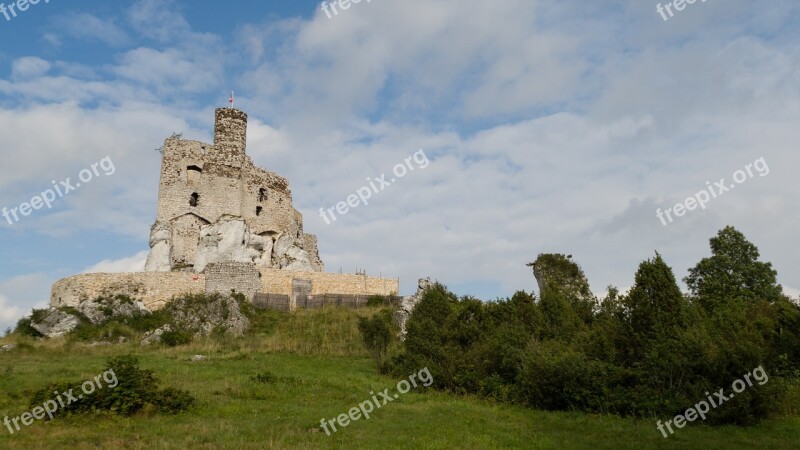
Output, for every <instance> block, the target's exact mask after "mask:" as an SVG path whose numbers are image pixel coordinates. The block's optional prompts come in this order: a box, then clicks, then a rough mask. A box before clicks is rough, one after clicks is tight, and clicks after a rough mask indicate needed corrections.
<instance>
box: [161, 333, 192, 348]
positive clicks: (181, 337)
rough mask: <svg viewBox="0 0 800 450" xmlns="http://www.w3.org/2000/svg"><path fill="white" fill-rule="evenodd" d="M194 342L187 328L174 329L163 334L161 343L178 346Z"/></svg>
mask: <svg viewBox="0 0 800 450" xmlns="http://www.w3.org/2000/svg"><path fill="white" fill-rule="evenodd" d="M191 342H192V334H191V333H189V332H188V331H186V330H180V329H173V330H170V331H165V332H164V333H163V334H162V335H161V343H162V344H164V345H166V346H167V347H177V346H179V345H186V344H189V343H191Z"/></svg>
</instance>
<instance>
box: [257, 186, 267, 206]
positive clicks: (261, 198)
mask: <svg viewBox="0 0 800 450" xmlns="http://www.w3.org/2000/svg"><path fill="white" fill-rule="evenodd" d="M266 199H267V190H266V189H264V188H263V187H262V188H261V189H259V190H258V201H259V202H263V201H264V200H266Z"/></svg>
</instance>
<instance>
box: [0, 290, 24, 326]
mask: <svg viewBox="0 0 800 450" xmlns="http://www.w3.org/2000/svg"><path fill="white" fill-rule="evenodd" d="M20 317H22V309H21V308H19V307H18V306H13V305H9V304H8V299H7V298H5V297H4V296H2V295H0V328H2V329H3V330H5V329H6V328H8V327H10V326H12V325H13V324H14V323H15V322H16V321H17V320H19V319H20Z"/></svg>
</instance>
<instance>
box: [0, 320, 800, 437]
mask: <svg viewBox="0 0 800 450" xmlns="http://www.w3.org/2000/svg"><path fill="white" fill-rule="evenodd" d="M377 311H378V310H377V309H367V310H359V311H352V310H343V309H325V310H317V311H298V312H296V313H294V314H285V313H277V312H265V313H264V314H263V315H262V316H261V317H260V320H259V321H258V323H257V324H256V332H255V334H253V335H250V336H246V337H243V338H237V339H222V340H219V339H216V340H215V339H208V340H202V341H196V342H194V343H192V344H190V345H187V346H181V347H175V348H166V347H154V348H142V347H140V346H139V345H138V341H137V342H130V343H126V344H120V345H115V346H95V347H91V346H88V345H86V344H83V343H77V342H71V341H68V340H64V339H61V340H51V341H33V340H30V339H26V338H24V337H20V336H15V335H12V336H8V337H6V338H4V339H2V340H0V345H2V344H7V343H17V344H18V347H17V348H16V349H14V350H12V351H10V352H0V420H1V419H2V418H3V417H5V416H11V417H15V416H19V415H21V414H22V413H24V412H26V411H29V410H30V409H31V408H30V405H29V403H30V396H31V394H32V393H33V392H34V391H36V390H39V389H42V388H44V387H46V386H47V385H48V384H50V383H53V382H59V381H71V380H73V381H74V380H89V379H91V378H92V377H94V376H95V375H97V374H98V373H101V372H102V370H103V368H104V367H105V361H106V359H107V358H108V357H110V356H116V355H123V354H134V355H136V356H138V357H139V358H140V360H141V366H142V367H143V368H146V369H150V370H153V371H154V372H155V374H156V376H157V377H158V378H159V379H160V381H161V385H162V387H168V386H171V387H177V388H181V389H186V390H188V391H189V392H191V393H192V394H193V395H194V396H195V397H197V399H198V401H199V404H198V406H197V407H195V408H194V409H193V410H191V411H190V412H187V413H182V414H178V415H163V414H157V413H156V412H154V411H152V410H145V411H144V412H142V413H140V414H138V415H135V416H133V417H127V418H126V417H116V416H111V415H107V414H98V415H82V416H77V415H74V416H68V417H64V418H57V419H55V420H53V421H50V422H46V423H45V422H42V421H36V422H34V424H33V425H31V426H29V427H24V428H23V429H22V430H21V431H19V432H16V433H15V434H14V435H10V434H9V432H8V429H6V428H5V427H4V426H3V428H2V429H1V430H0V448H8V449H33V448H36V449H64V448H70V449H89V448H92V449H97V448H104V449H105V448H109V449H110V448H114V449H118V448H126V449H127V448H130V449H139V448H141V449H184V448H192V449H228V448H230V449H265V448H267V449H273V448H274V449H294V448H297V449H328V448H330V449H339V448H341V449H395V448H397V449H454V448H458V449H462V448H463V449H495V448H514V449H551V448H552V449H556V448H558V449H564V448H568V449H569V448H577V449H584V448H590V449H596V450H597V449H606V448H607V449H649V448H659V449H662V448H663V449H672V448H675V449H694V448H697V449H708V448H718V449H734V448H737V449H738V448H753V449H796V448H798V445H800V444H798V442H800V418H785V419H780V420H776V421H771V422H766V423H763V424H762V425H760V426H758V427H750V428H740V427H717V428H713V427H707V426H703V425H691V426H688V427H686V428H684V429H681V430H677V433H676V434H675V435H674V436H671V437H669V438H668V439H665V438H663V437H662V435H661V434H660V433H659V432H658V431H657V430H656V428H655V423H654V422H655V421H654V420H653V421H651V420H639V421H636V420H632V419H622V418H618V417H614V416H602V415H589V414H582V413H554V412H543V411H536V410H531V409H526V408H522V407H516V406H508V405H500V404H494V403H491V402H489V401H486V400H481V399H477V398H471V397H461V396H454V395H450V394H447V393H441V392H434V391H430V390H428V391H423V390H417V389H412V390H411V391H410V392H409V393H407V394H405V395H402V396H400V397H399V398H398V399H397V400H396V401H394V402H392V403H390V404H388V405H386V406H384V407H382V408H381V409H379V410H376V411H374V412H373V414H372V417H371V418H370V419H369V420H364V419H363V418H362V419H361V420H358V421H355V422H352V423H351V424H350V425H349V426H347V427H345V428H340V429H339V431H338V432H336V433H333V434H332V435H331V436H328V435H326V433H325V432H324V431H322V430H321V429H320V419H322V418H323V417H324V418H327V419H332V418H334V417H335V416H338V415H339V414H344V413H347V411H348V410H349V409H350V408H353V407H355V406H357V405H358V403H360V402H363V401H365V400H367V399H368V398H369V397H370V392H371V391H374V392H379V391H383V390H384V389H385V388H390V390H393V389H394V387H395V385H396V383H397V381H399V380H396V379H393V378H390V377H386V376H382V375H379V374H377V373H376V371H375V368H374V363H373V361H372V359H371V358H370V355H369V353H368V352H367V351H366V350H365V349H364V348H363V345H362V343H361V337H360V335H359V332H358V329H357V317H358V315H369V314H374V313H376V312H377ZM197 354H200V355H204V356H205V357H206V360H204V361H200V362H192V361H191V357H192V356H193V355H197Z"/></svg>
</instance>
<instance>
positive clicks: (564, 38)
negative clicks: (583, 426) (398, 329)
mask: <svg viewBox="0 0 800 450" xmlns="http://www.w3.org/2000/svg"><path fill="white" fill-rule="evenodd" d="M9 3H10V2H9V1H8V0H6V1H5V4H6V5H8V4H9ZM664 4H665V5H666V4H667V3H666V2H664ZM657 5H658V3H657V2H650V1H642V0H635V1H634V0H614V1H610V0H600V1H595V2H585V1H581V2H578V1H574V0H560V1H542V0H497V1H492V2H489V1H473V0H403V1H391V0H373V1H371V2H367V1H362V2H360V3H357V4H350V6H349V7H348V8H347V9H341V7H338V5H337V11H336V12H337V13H336V14H333V12H332V11H329V12H330V13H331V14H330V17H328V13H326V12H325V11H324V10H323V9H322V7H321V5H320V4H319V3H317V2H314V1H304V0H269V1H263V0H237V1H235V2H219V1H211V0H192V1H189V0H185V1H178V0H157V1H156V0H135V1H131V0H115V1H113V2H109V1H101V0H70V1H65V0H49V2H47V3H45V1H44V0H42V1H40V2H38V3H37V4H36V5H29V7H28V8H27V9H25V10H24V11H15V12H16V13H17V15H16V17H14V16H13V14H9V17H8V20H7V19H6V18H5V17H4V16H3V15H0V42H2V44H1V45H0V124H2V125H1V126H2V133H0V152H1V154H2V160H1V163H0V207H6V208H8V209H9V210H10V209H11V208H15V207H16V208H19V207H20V205H22V204H23V203H25V202H30V201H31V199H32V198H33V197H34V196H37V195H39V194H40V193H42V192H44V191H46V190H48V189H51V188H53V187H54V186H57V187H58V188H59V189H63V190H64V191H67V190H68V191H69V192H66V193H65V194H64V195H63V197H59V198H56V199H54V200H52V201H49V202H46V203H49V205H50V207H48V206H47V204H41V203H40V204H38V206H39V209H36V210H26V212H28V215H26V216H22V215H21V214H20V215H18V218H19V220H18V221H15V220H14V218H13V217H12V218H11V219H6V218H0V249H2V255H3V257H2V258H0V327H2V328H5V327H7V326H11V325H13V324H14V323H15V322H16V321H17V320H18V319H19V318H20V317H22V316H23V315H25V314H28V313H29V312H30V310H31V308H33V307H37V308H41V307H45V306H46V305H47V303H48V301H49V294H50V286H51V285H52V283H53V282H54V281H56V280H58V279H60V278H63V277H66V276H70V275H73V274H77V273H83V272H125V271H140V270H142V269H143V266H144V260H145V258H146V256H147V251H148V250H149V244H148V239H149V230H150V226H151V225H152V223H153V222H154V221H155V213H156V199H157V190H158V176H159V170H160V155H159V153H158V152H157V151H156V149H157V148H159V147H160V146H161V145H162V144H163V142H164V139H166V138H168V137H169V136H171V135H172V134H173V133H181V134H182V135H183V137H184V138H187V139H193V140H202V141H206V142H210V141H211V140H212V133H213V118H214V114H213V113H214V109H215V108H218V107H225V106H227V101H228V98H229V96H230V92H231V91H234V92H235V99H236V103H235V106H236V107H237V108H240V109H242V110H244V111H246V112H247V113H248V115H249V128H248V150H247V151H248V154H249V155H251V156H252V158H253V160H254V162H255V163H256V164H257V165H258V166H260V167H263V168H265V169H267V170H270V171H274V172H277V173H278V174H281V175H283V176H285V177H287V178H288V179H289V182H290V186H291V189H292V192H293V196H294V204H295V207H296V208H297V209H298V210H299V211H300V212H301V213H302V214H303V216H304V227H305V231H306V232H308V233H312V234H316V235H317V236H318V238H319V247H320V253H321V257H322V259H323V261H324V262H325V264H326V269H327V270H328V271H331V272H338V271H339V270H342V271H344V272H348V273H353V272H355V271H356V270H358V269H364V270H366V271H367V274H369V275H383V276H389V277H398V278H399V279H400V282H401V292H400V293H401V294H411V293H413V291H414V290H415V288H416V284H417V279H419V278H421V277H432V278H435V279H438V280H439V281H441V282H442V283H444V284H446V285H447V286H448V287H449V288H451V289H452V290H453V291H455V292H456V293H458V294H460V295H467V294H469V295H475V296H477V297H479V298H482V299H486V300H492V299H496V298H502V297H507V296H510V295H511V294H513V292H515V291H517V290H526V291H529V292H530V291H534V290H535V286H536V282H535V280H534V278H533V276H532V273H531V270H530V268H529V267H526V263H528V262H530V261H533V260H534V259H535V258H536V256H537V255H538V254H540V253H549V252H558V253H565V254H571V255H572V256H573V259H574V260H575V261H577V262H578V263H579V264H580V265H581V266H582V267H583V269H584V271H585V272H586V274H587V276H588V278H589V281H590V283H591V285H592V289H593V290H594V291H595V292H597V293H602V292H604V291H605V289H606V287H607V286H609V285H614V286H617V287H620V288H622V289H626V288H628V287H630V285H631V284H632V282H633V276H634V274H635V272H636V269H637V267H638V265H639V263H640V262H641V261H643V260H645V259H647V258H651V257H652V256H653V255H654V254H655V252H656V251H658V252H659V253H660V254H661V255H663V257H664V259H665V260H666V261H667V263H668V264H670V265H671V267H673V269H674V271H675V275H676V277H677V278H678V279H679V280H680V279H682V278H683V277H684V276H686V274H687V270H688V269H689V268H690V267H692V266H694V265H695V264H696V263H697V262H698V261H699V260H700V259H701V258H703V257H707V256H709V252H710V250H709V247H708V240H709V239H710V238H711V237H713V236H714V235H715V234H716V233H717V232H718V231H719V230H720V229H722V228H724V227H725V226H726V225H732V226H734V227H736V228H737V229H738V230H740V231H742V232H743V233H744V234H745V236H746V237H747V238H748V239H749V240H750V241H751V242H753V243H754V244H756V245H757V246H758V248H759V250H760V251H761V257H762V260H764V261H769V262H772V263H773V265H774V267H775V269H776V270H777V271H778V279H779V282H780V283H781V284H782V285H783V286H784V289H785V291H786V292H787V293H789V294H791V295H793V296H797V295H798V294H799V293H800V291H798V289H800V273H798V271H797V267H798V265H799V264H798V263H800V251H798V250H800V241H799V240H798V239H797V237H798V232H797V230H798V227H797V225H798V223H799V222H800V221H799V220H798V219H800V207H799V206H800V202H799V201H798V191H800V189H798V177H797V168H798V167H799V166H800V152H798V151H797V146H798V144H799V143H800V139H798V137H800V127H798V126H797V121H798V118H800V66H798V61H799V60H800V59H799V58H798V56H800V46H798V45H797V43H798V42H800V36H799V35H800V28H799V27H798V23H800V3H798V2H797V1H796V0H769V1H766V0H747V1H745V0H725V1H724V2H723V1H721V0H715V1H709V2H702V3H701V2H696V3H694V4H692V5H687V6H686V8H685V9H683V10H681V11H678V10H676V9H674V8H670V9H669V11H671V12H672V13H673V16H672V17H670V16H669V15H668V14H667V13H664V15H663V16H662V15H661V14H660V13H659V12H658V10H657ZM662 7H663V5H662ZM328 8H329V10H330V6H328ZM664 11H666V10H664ZM665 18H666V19H667V20H664V19H665ZM420 151H422V153H419V152H420ZM415 153H416V154H417V155H418V156H421V155H424V156H425V160H426V161H427V162H428V163H427V164H425V165H424V166H425V167H422V166H423V164H415V163H414V160H411V161H412V162H411V163H410V164H411V165H412V166H414V168H415V170H413V171H409V172H408V173H407V174H405V175H404V176H402V177H396V176H394V174H393V172H394V171H395V170H396V169H395V168H396V165H398V164H403V163H404V161H406V159H407V158H409V157H413V155H414V154H415ZM418 159H419V160H420V161H421V160H422V158H418ZM382 174H387V176H386V179H387V180H388V179H390V178H394V179H395V182H393V183H392V184H391V185H390V186H386V187H385V188H384V190H381V191H380V192H378V193H377V194H375V195H374V196H373V197H372V198H371V199H370V200H369V204H367V205H363V204H361V205H359V206H358V207H355V208H352V209H351V210H350V211H348V212H347V213H346V214H344V215H340V216H338V217H337V219H336V220H335V221H332V222H331V223H327V222H326V220H325V219H324V218H323V217H321V215H320V213H319V210H320V208H325V209H328V208H331V207H334V206H335V205H336V204H337V203H338V202H341V201H345V200H346V199H347V197H348V196H350V195H351V194H355V193H356V192H357V191H358V189H359V188H362V187H363V186H365V185H367V184H368V183H369V181H374V180H375V179H378V178H380V177H381V176H382ZM81 175H83V177H84V179H85V180H86V182H84V183H81V186H80V187H77V186H76V183H77V181H78V180H79V178H80V176H81ZM67 178H70V183H68V184H69V187H67V186H66V185H63V184H61V183H62V182H63V181H66V180H67ZM720 180H724V181H723V182H722V183H720V186H723V187H724V189H725V191H724V192H721V191H722V189H720V188H719V187H716V186H717V183H718V182H719V181H720ZM731 186H733V187H734V188H731ZM708 189H711V190H713V194H711V193H710V192H709V191H708ZM701 191H704V192H705V193H706V194H701V193H700V192H701ZM718 191H720V192H718ZM712 195H713V196H712ZM706 196H707V197H710V198H709V199H708V200H705V197H706ZM689 197H693V198H694V199H695V200H694V201H687V200H686V199H687V198H689ZM697 200H702V203H703V207H702V208H701V207H699V205H698V202H697ZM678 203H682V204H683V206H681V207H677V208H676V207H675V205H676V204H678ZM34 206H36V205H34ZM667 209H669V210H670V215H669V216H665V210H667ZM657 211H660V212H661V218H659V216H658V215H657ZM20 213H21V211H20ZM680 213H682V214H680ZM10 217H11V216H10ZM668 218H671V219H672V221H670V220H668ZM682 287H684V288H685V286H683V285H682Z"/></svg>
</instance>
